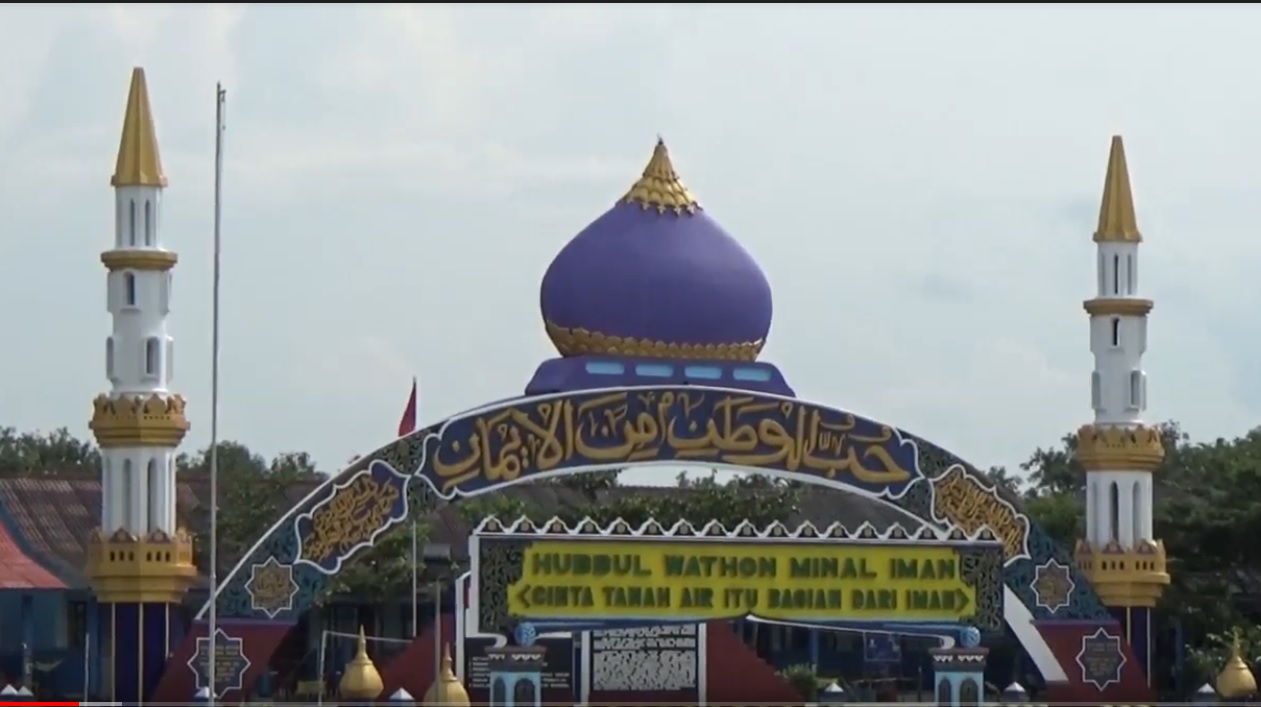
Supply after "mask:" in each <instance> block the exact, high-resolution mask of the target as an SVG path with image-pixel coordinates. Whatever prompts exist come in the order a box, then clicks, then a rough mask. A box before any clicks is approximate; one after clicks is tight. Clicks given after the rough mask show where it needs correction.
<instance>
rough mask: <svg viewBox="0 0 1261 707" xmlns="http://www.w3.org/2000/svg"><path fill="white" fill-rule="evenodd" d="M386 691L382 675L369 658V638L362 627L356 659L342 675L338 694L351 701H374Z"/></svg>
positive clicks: (351, 660)
mask: <svg viewBox="0 0 1261 707" xmlns="http://www.w3.org/2000/svg"><path fill="white" fill-rule="evenodd" d="M384 689H385V684H384V683H383V682H382V681H381V673H380V672H379V671H378V670H377V666H376V665H375V664H374V663H373V662H372V659H371V658H369V657H368V637H367V636H366V635H364V632H363V627H362V626H360V627H359V645H358V647H357V649H356V650H355V657H354V658H351V659H350V662H349V663H347V664H346V672H345V673H344V674H343V675H342V679H341V682H339V683H338V684H337V692H338V694H340V695H341V696H342V697H343V698H345V699H349V700H373V699H376V697H377V695H380V694H381V691H382V690H384Z"/></svg>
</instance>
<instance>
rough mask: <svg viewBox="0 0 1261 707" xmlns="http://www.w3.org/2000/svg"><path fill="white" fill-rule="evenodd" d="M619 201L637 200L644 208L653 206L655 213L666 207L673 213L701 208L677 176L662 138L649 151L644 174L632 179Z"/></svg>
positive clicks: (663, 210) (665, 209) (631, 202)
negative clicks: (636, 179)
mask: <svg viewBox="0 0 1261 707" xmlns="http://www.w3.org/2000/svg"><path fill="white" fill-rule="evenodd" d="M622 201H623V202H625V203H627V204H639V205H640V206H642V207H643V208H644V209H656V210H657V213H665V212H666V211H667V210H669V211H673V212H674V213H676V214H680V215H682V214H683V213H689V214H694V213H696V212H697V211H700V210H701V205H700V202H698V201H697V200H696V197H694V196H692V192H690V191H688V188H687V187H686V186H685V185H684V184H683V181H682V180H680V179H679V175H678V173H677V172H675V171H674V164H673V163H671V162H670V151H669V150H668V149H666V143H665V140H662V139H661V138H660V137H658V138H657V146H656V148H654V149H653V151H652V159H650V160H648V166H647V167H644V174H643V176H642V177H640V178H639V181H637V182H635V184H634V186H632V187H631V188H630V191H628V192H626V196H624V197H622Z"/></svg>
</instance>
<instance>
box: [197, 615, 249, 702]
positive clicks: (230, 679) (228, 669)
mask: <svg viewBox="0 0 1261 707" xmlns="http://www.w3.org/2000/svg"><path fill="white" fill-rule="evenodd" d="M211 650H214V652H215V676H214V677H215V679H214V686H213V687H211V686H210V684H209V683H210V682H211V680H210V678H209V676H208V675H207V673H209V672H210V651H211ZM188 668H189V669H190V670H192V671H193V675H194V676H195V678H194V679H195V681H196V686H197V689H198V690H200V689H201V688H203V687H208V688H210V691H211V692H213V693H214V695H215V697H223V696H224V695H226V694H228V692H230V691H232V690H240V689H241V688H242V686H243V684H244V683H245V674H246V673H247V672H249V669H250V659H249V657H248V656H246V655H245V639H242V638H236V637H234V636H229V635H228V633H227V632H226V631H224V630H223V629H217V630H216V631H215V637H214V648H213V649H212V648H211V645H210V638H209V637H203V638H198V639H197V646H196V648H195V649H194V650H193V656H192V657H191V658H189V659H188Z"/></svg>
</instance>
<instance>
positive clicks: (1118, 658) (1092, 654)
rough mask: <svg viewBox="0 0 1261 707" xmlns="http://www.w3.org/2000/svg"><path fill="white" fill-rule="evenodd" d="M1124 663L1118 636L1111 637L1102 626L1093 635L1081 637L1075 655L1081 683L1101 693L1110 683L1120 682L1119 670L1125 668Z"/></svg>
mask: <svg viewBox="0 0 1261 707" xmlns="http://www.w3.org/2000/svg"><path fill="white" fill-rule="evenodd" d="M1125 662H1126V657H1125V651H1124V650H1122V649H1121V637H1120V636H1113V635H1112V634H1110V633H1108V631H1107V629H1105V628H1103V627H1102V626H1100V627H1099V630H1097V631H1095V632H1094V633H1093V634H1091V635H1089V636H1082V639H1081V651H1079V652H1078V653H1077V666H1078V667H1079V668H1081V680H1082V682H1084V683H1090V684H1092V685H1094V686H1095V687H1096V688H1098V689H1099V691H1100V692H1102V691H1103V690H1104V688H1106V687H1107V686H1109V685H1111V684H1112V683H1119V682H1121V669H1122V668H1124V667H1125Z"/></svg>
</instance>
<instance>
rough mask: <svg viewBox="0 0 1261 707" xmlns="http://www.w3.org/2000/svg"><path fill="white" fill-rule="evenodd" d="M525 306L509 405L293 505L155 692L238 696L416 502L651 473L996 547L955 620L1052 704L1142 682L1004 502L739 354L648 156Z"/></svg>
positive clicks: (936, 456) (750, 300) (751, 273)
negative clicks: (998, 634)
mask: <svg viewBox="0 0 1261 707" xmlns="http://www.w3.org/2000/svg"><path fill="white" fill-rule="evenodd" d="M610 244H611V245H610ZM688 249H692V250H688ZM628 264H635V265H634V266H633V267H632V266H631V265H628ZM637 268H638V270H637ZM628 271H629V272H628ZM637 288H638V289H637ZM636 293H638V294H636ZM662 293H664V294H662ZM658 295H660V296H661V297H666V299H664V300H659V299H655V298H656V297H658ZM628 301H634V302H635V303H636V304H635V305H634V306H633V307H628V306H627V305H626V304H625V303H626V302H628ZM542 304H543V310H544V311H543V314H544V321H545V325H546V328H547V331H548V334H549V336H550V337H551V338H552V340H553V342H554V343H555V344H556V346H557V348H558V349H559V351H560V353H561V357H560V358H557V359H552V360H549V361H546V362H544V363H543V364H542V365H541V366H540V367H539V369H538V371H537V373H536V374H535V376H534V378H533V379H532V380H531V381H530V383H529V384H528V386H527V388H526V391H525V392H526V395H525V396H523V397H519V398H514V399H510V400H506V401H501V402H497V403H493V404H490V405H486V406H484V407H481V408H477V409H474V410H470V411H468V412H465V413H462V414H459V415H456V416H454V417H451V418H449V419H446V420H443V421H441V422H438V423H436V424H433V425H430V426H428V427H425V428H423V429H421V430H418V431H416V432H414V433H413V434H410V435H407V436H406V437H403V438H401V439H397V440H394V441H392V442H390V443H389V444H387V445H385V446H384V447H381V448H380V449H378V450H376V451H375V452H373V453H371V454H369V455H367V456H365V457H363V458H362V459H359V460H358V461H356V462H355V463H354V464H352V465H351V466H350V467H349V468H347V469H345V470H344V471H342V472H341V473H340V474H338V475H337V476H336V477H334V478H332V479H331V480H329V481H328V482H327V483H325V484H324V485H323V486H321V487H320V488H319V489H317V490H316V491H314V492H313V493H311V494H310V495H309V496H308V497H307V498H305V499H304V500H303V501H302V502H300V503H299V504H298V505H297V506H295V507H294V508H293V509H291V510H290V511H289V512H288V513H287V514H286V515H285V516H284V517H283V518H282V519H281V520H280V521H278V522H277V523H276V524H275V525H274V526H273V527H272V528H271V529H270V530H269V531H268V532H267V533H266V534H265V535H264V536H263V537H262V538H260V539H259V540H258V542H257V544H256V545H255V546H254V547H253V548H252V549H251V550H250V551H249V552H248V553H247V554H246V556H245V557H243V558H242V559H241V560H240V562H239V563H238V564H237V565H236V567H235V568H234V569H233V570H232V571H231V573H230V574H228V575H227V576H226V577H225V578H224V579H223V581H222V583H221V585H220V588H219V591H218V594H217V595H216V596H215V597H213V598H212V599H211V601H214V602H217V615H218V618H219V622H220V623H219V629H220V635H219V636H217V637H216V639H215V643H216V645H217V646H218V648H217V649H216V650H217V651H218V653H219V655H220V658H219V666H218V670H217V672H218V674H217V675H216V676H214V679H213V680H210V679H209V677H208V676H207V675H206V674H205V672H206V660H205V658H206V654H207V653H208V652H209V648H210V644H211V641H210V640H209V639H208V638H207V627H206V626H205V619H206V618H207V614H208V611H209V606H210V604H209V603H207V605H206V606H205V607H203V608H202V610H201V611H200V613H199V614H198V617H197V622H196V623H195V625H194V626H193V628H192V630H191V631H190V632H189V635H188V636H187V637H186V639H185V641H184V643H183V644H182V645H181V647H180V648H179V650H178V651H177V652H176V654H175V656H174V660H173V661H172V662H171V664H170V666H168V669H167V671H166V673H165V674H164V676H163V679H162V682H161V684H160V685H159V687H158V690H157V691H156V694H155V695H154V697H155V698H156V699H161V700H171V701H180V700H183V699H186V698H187V695H188V694H190V693H191V691H192V689H194V684H195V683H197V684H207V683H210V682H213V683H214V689H215V691H216V692H217V693H220V694H221V695H223V696H225V697H228V698H231V697H233V696H234V695H233V693H235V692H237V691H239V690H242V689H245V690H248V687H249V685H250V684H251V683H252V682H253V681H254V679H255V678H256V677H257V675H258V672H259V671H260V670H261V669H262V667H263V666H265V665H266V663H267V661H268V659H269V658H270V656H271V653H272V652H273V651H274V650H275V648H276V647H277V645H278V644H279V643H280V641H281V639H282V638H283V637H284V635H285V632H286V631H287V630H288V628H289V627H290V626H292V625H293V624H294V623H295V622H296V621H297V620H298V619H299V617H300V616H301V615H302V613H303V612H304V611H306V610H307V609H308V608H310V607H311V606H312V604H313V602H314V601H315V600H316V598H317V597H318V596H319V594H320V592H321V590H322V589H323V588H324V587H325V586H326V585H327V584H328V583H329V582H330V581H331V580H332V578H333V577H334V576H335V575H336V574H337V573H338V572H339V571H340V570H341V568H342V567H343V566H344V565H345V563H346V562H347V561H349V560H351V559H352V558H354V557H355V555H356V554H357V553H359V552H362V551H364V550H365V549H367V548H369V547H371V546H372V545H373V544H374V543H375V542H376V540H377V539H378V538H380V537H382V536H383V534H385V533H386V532H388V531H389V530H390V529H391V528H393V527H395V526H397V525H398V524H400V523H403V522H406V521H407V520H408V519H409V518H410V517H411V516H412V514H414V513H415V512H416V511H418V510H423V509H417V508H416V507H415V506H416V505H417V504H419V505H422V506H428V505H429V504H435V503H437V502H439V501H442V500H447V501H452V500H458V499H462V498H468V497H474V496H478V495H481V494H485V493H493V492H495V491H496V490H499V489H502V488H505V487H507V486H510V485H513V484H520V483H526V482H530V481H534V480H539V479H544V478H548V477H552V476H557V475H563V474H580V473H584V472H589V471H593V470H602V469H608V468H628V467H644V466H651V465H656V464H668V465H672V466H676V467H677V466H678V465H680V464H702V465H705V466H707V467H715V468H725V469H732V470H745V471H748V470H752V471H757V472H760V473H765V474H768V475H773V476H779V477H783V478H789V479H794V480H797V481H802V482H805V483H810V484H818V485H822V486H828V487H832V488H836V489H841V490H845V491H848V492H850V493H853V494H857V495H861V496H864V497H866V498H868V499H871V501H872V502H875V503H881V504H886V505H888V506H891V507H894V508H896V509H898V510H899V511H900V512H901V513H902V514H903V515H904V516H905V517H906V518H907V522H906V523H904V524H902V525H901V526H899V530H898V531H897V532H899V533H901V532H905V534H906V536H907V537H906V538H900V539H907V538H909V539H914V538H916V537H921V534H924V535H923V536H922V537H929V536H931V537H933V538H938V539H940V540H942V541H944V542H950V541H964V540H988V541H989V542H990V543H991V544H995V543H996V544H997V545H999V546H1001V557H1000V559H999V561H998V564H999V566H1000V567H1001V571H1000V575H1001V585H1002V586H1001V590H999V589H995V591H996V592H997V594H995V595H994V596H995V599H994V600H993V601H991V602H990V603H989V606H992V607H996V608H995V611H996V612H997V613H995V614H994V616H995V617H996V618H995V619H994V620H992V621H989V620H987V621H970V622H969V623H976V624H979V627H980V628H982V629H985V630H996V629H1000V628H1001V627H1000V626H999V625H997V624H999V623H1000V621H999V620H998V618H997V617H1000V616H1001V622H1005V623H1006V625H1007V626H1008V627H1010V629H1011V631H1012V632H1013V633H1014V634H1015V636H1016V637H1017V638H1019V640H1020V641H1021V643H1022V644H1023V646H1024V648H1025V650H1026V651H1027V652H1028V654H1029V656H1030V657H1031V659H1032V660H1033V662H1034V663H1035V664H1036V666H1037V667H1038V669H1039V671H1040V672H1041V674H1042V677H1043V678H1044V680H1046V682H1047V683H1048V685H1059V686H1062V687H1064V688H1066V690H1067V691H1065V690H1061V691H1059V692H1057V693H1056V694H1057V697H1058V699H1079V700H1082V701H1089V700H1092V699H1094V700H1104V701H1118V699H1121V700H1125V699H1130V696H1131V695H1134V694H1139V693H1135V692H1134V690H1137V689H1145V679H1144V676H1143V674H1142V671H1141V669H1140V668H1139V661H1138V660H1135V659H1134V654H1133V652H1132V650H1131V648H1130V646H1129V644H1128V641H1127V638H1128V637H1127V636H1124V635H1122V633H1121V632H1120V630H1119V628H1118V624H1117V621H1116V619H1115V618H1114V617H1113V615H1112V614H1111V613H1110V611H1109V610H1108V609H1107V608H1105V607H1104V605H1103V604H1102V603H1101V602H1100V600H1099V598H1098V596H1097V595H1096V593H1095V592H1094V590H1093V589H1092V588H1091V587H1090V586H1089V584H1088V583H1087V582H1086V581H1085V580H1084V578H1083V577H1082V576H1081V575H1080V574H1079V573H1078V572H1077V570H1076V569H1075V568H1074V567H1073V564H1072V562H1071V559H1070V555H1069V554H1068V552H1066V551H1065V549H1064V548H1060V547H1057V546H1056V544H1055V543H1054V541H1053V540H1052V539H1051V538H1050V536H1048V535H1047V533H1046V532H1044V531H1043V530H1042V529H1041V528H1039V527H1038V526H1037V525H1036V524H1034V523H1033V522H1031V520H1030V519H1029V517H1028V516H1026V515H1025V514H1024V513H1023V512H1022V510H1021V509H1020V507H1019V505H1018V503H1017V502H1016V500H1015V499H1013V498H1009V497H1007V496H1006V495H1005V494H1004V492H1003V491H1002V490H1000V489H996V488H995V487H994V485H993V484H991V483H990V482H989V481H988V480H987V479H986V477H985V476H984V475H983V474H981V473H979V472H978V471H977V470H976V469H975V468H974V467H972V466H970V465H969V464H967V463H966V462H964V461H963V460H961V459H959V458H957V457H955V456H953V455H951V454H950V453H948V452H946V451H944V450H942V449H940V448H939V447H937V446H935V445H933V444H931V443H929V442H927V441H925V440H923V439H921V438H918V437H916V436H914V435H911V434H909V433H907V432H905V431H902V430H900V429H898V428H896V427H893V426H891V425H887V424H884V423H881V422H877V421H874V420H870V419H867V418H864V417H862V416H859V415H856V414H853V413H851V412H848V411H846V410H843V409H838V408H834V407H829V406H825V405H819V404H815V403H810V402H806V401H803V400H800V399H798V398H797V397H796V396H795V394H794V393H793V391H792V389H791V388H790V387H789V386H788V384H787V382H786V378H785V377H784V375H783V374H782V372H780V371H779V370H778V369H777V368H776V367H775V366H774V365H773V364H771V363H768V362H764V361H758V360H757V356H758V354H759V352H760V350H761V348H762V345H763V343H764V342H765V337H766V334H767V332H768V330H769V326H770V312H771V307H770V290H769V286H768V285H767V284H766V281H765V278H764V277H763V276H762V275H761V271H760V270H759V269H757V266H756V264H755V263H753V262H752V259H751V258H750V257H749V256H748V254H747V253H745V252H744V250H743V249H742V248H741V247H740V246H739V244H738V243H736V242H735V241H734V239H732V238H731V237H730V236H729V235H727V234H726V233H725V232H724V231H722V230H721V228H719V227H718V226H717V225H716V224H715V223H714V222H713V221H712V219H709V217H708V216H707V215H706V214H704V213H703V212H702V211H701V210H700V207H699V205H698V204H697V203H696V202H695V199H694V198H693V197H692V196H691V193H690V192H689V191H687V189H686V187H684V186H683V185H682V183H681V182H680V181H679V179H678V176H677V174H675V172H674V169H673V166H672V165H671V164H670V161H669V156H668V154H667V153H666V150H665V147H664V145H662V144H658V146H657V149H656V150H655V152H654V155H653V158H652V160H651V161H650V163H649V165H648V167H647V169H645V171H644V174H643V177H642V178H641V179H640V180H639V181H638V182H636V184H635V185H634V186H633V187H632V189H631V190H630V192H629V193H628V194H627V195H626V197H625V198H623V199H622V200H620V201H619V202H618V203H617V205H615V206H614V207H613V208H612V209H610V210H609V212H607V213H606V214H605V215H604V216H602V217H601V218H600V219H597V220H596V221H595V222H594V223H592V224H591V225H590V226H589V227H588V228H587V229H585V230H584V231H583V232H582V233H580V234H579V235H578V236H577V237H576V238H574V239H573V241H571V242H570V244H569V245H568V246H566V248H565V249H564V250H562V251H561V253H560V255H558V256H557V258H556V260H555V261H554V262H553V264H552V266H551V268H550V269H549V271H548V273H547V275H546V276H545V277H544V280H543V296H542ZM694 520H695V521H696V522H698V523H702V524H703V523H704V522H705V521H706V520H707V519H694ZM857 530H858V529H856V528H849V529H847V530H846V532H848V533H852V532H856V531H857ZM851 539H852V538H851ZM884 539H894V540H896V539H899V538H888V537H885V538H884ZM999 594H1001V599H1000V598H998V595H999ZM999 605H1001V611H999V610H998V609H997V607H998V606H999ZM885 618H886V619H887V618H890V617H885ZM908 628H910V627H909V626H908ZM959 628H962V625H960V626H959ZM934 632H936V633H940V632H941V627H940V626H938V627H936V628H935V629H934ZM199 637H200V638H199ZM234 652H235V653H234ZM231 655H239V656H240V659H237V660H228V659H227V658H226V657H225V656H231ZM1118 691H1120V692H1118Z"/></svg>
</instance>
